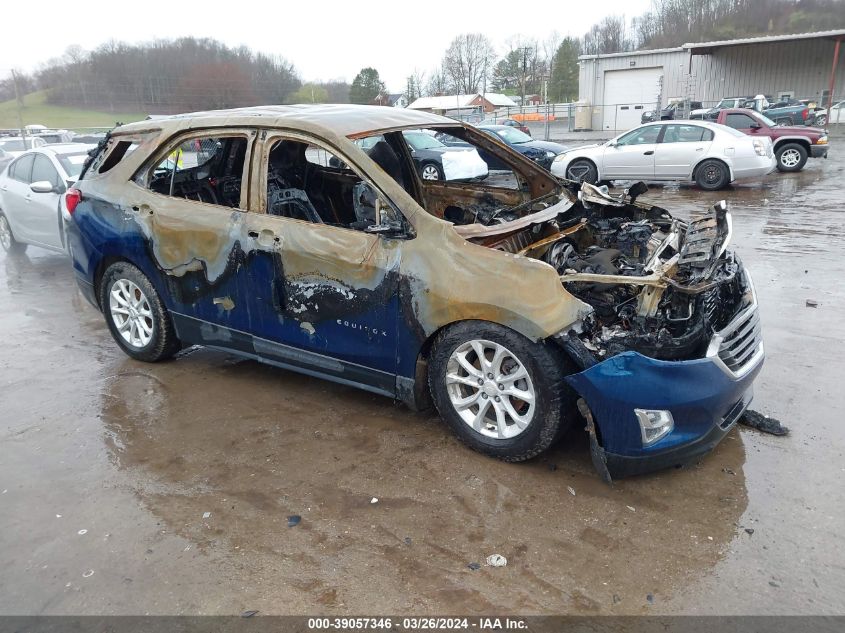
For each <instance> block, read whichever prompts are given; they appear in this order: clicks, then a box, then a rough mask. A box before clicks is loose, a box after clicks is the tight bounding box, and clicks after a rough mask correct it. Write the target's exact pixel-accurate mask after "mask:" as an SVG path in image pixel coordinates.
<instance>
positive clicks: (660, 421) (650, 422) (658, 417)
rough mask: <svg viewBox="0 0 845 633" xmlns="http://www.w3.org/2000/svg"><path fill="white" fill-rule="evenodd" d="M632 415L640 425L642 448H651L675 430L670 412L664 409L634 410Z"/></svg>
mask: <svg viewBox="0 0 845 633" xmlns="http://www.w3.org/2000/svg"><path fill="white" fill-rule="evenodd" d="M634 415H636V416H637V422H639V423H640V435H641V436H642V439H643V446H651V445H652V444H654V443H655V442H657V441H658V440H660V439H662V438H664V437H666V436H667V435H669V433H671V432H672V430H673V429H674V428H675V419H674V418H673V417H672V412H671V411H667V410H665V409H634Z"/></svg>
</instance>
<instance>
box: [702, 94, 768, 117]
mask: <svg viewBox="0 0 845 633" xmlns="http://www.w3.org/2000/svg"><path fill="white" fill-rule="evenodd" d="M753 98H754V97H725V98H724V99H722V100H721V101H719V103H717V104H716V105H715V106H713V107H712V108H710V109H709V110H707V112H705V113H704V114H703V115H702V119H703V120H705V121H715V120H716V117H717V116H718V115H719V110H726V109H728V108H742V107H745V102H746V101H748V100H749V99H753ZM690 118H692V117H690Z"/></svg>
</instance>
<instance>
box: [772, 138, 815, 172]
mask: <svg viewBox="0 0 845 633" xmlns="http://www.w3.org/2000/svg"><path fill="white" fill-rule="evenodd" d="M775 157H776V158H777V161H778V171H785V172H790V171H801V170H802V169H804V165H805V164H806V163H807V150H806V148H805V147H804V146H803V145H801V144H800V143H784V144H783V145H781V146H779V147H778V148H777V150H776V151H775Z"/></svg>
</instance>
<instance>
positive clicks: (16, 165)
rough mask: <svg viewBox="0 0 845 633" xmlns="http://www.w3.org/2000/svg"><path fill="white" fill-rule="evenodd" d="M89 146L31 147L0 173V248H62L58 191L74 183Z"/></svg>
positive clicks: (62, 211)
mask: <svg viewBox="0 0 845 633" xmlns="http://www.w3.org/2000/svg"><path fill="white" fill-rule="evenodd" d="M93 147H94V146H93V145H84V144H81V143H65V144H62V145H49V146H47V147H39V148H38V149H33V150H30V151H28V152H26V153H24V154H21V155H20V156H18V157H17V158H16V159H15V160H14V161H12V162H11V163H9V166H8V167H7V168H6V170H5V171H4V172H3V173H2V174H0V246H2V247H3V249H4V250H6V251H18V252H20V251H23V250H25V249H26V246H27V244H33V245H34V246H40V247H42V248H46V249H49V250H52V251H58V252H64V251H65V250H66V248H67V243H66V240H65V231H64V221H65V220H66V219H69V217H70V216H69V214H68V213H67V211H66V209H65V208H64V204H63V203H62V194H63V193H64V192H65V191H66V190H67V188H68V187H69V186H70V185H72V184H73V183H74V182H76V179H77V178H78V177H79V174H80V173H81V172H82V165H83V163H84V162H85V159H86V157H87V156H88V152H89V151H90V150H91V149H92V148H93Z"/></svg>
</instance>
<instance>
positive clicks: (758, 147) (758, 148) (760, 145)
mask: <svg viewBox="0 0 845 633" xmlns="http://www.w3.org/2000/svg"><path fill="white" fill-rule="evenodd" d="M754 151H755V152H756V153H757V156H765V155H766V144H765V143H764V142H763V141H761V140H760V139H759V138H755V139H754Z"/></svg>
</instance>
